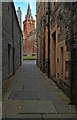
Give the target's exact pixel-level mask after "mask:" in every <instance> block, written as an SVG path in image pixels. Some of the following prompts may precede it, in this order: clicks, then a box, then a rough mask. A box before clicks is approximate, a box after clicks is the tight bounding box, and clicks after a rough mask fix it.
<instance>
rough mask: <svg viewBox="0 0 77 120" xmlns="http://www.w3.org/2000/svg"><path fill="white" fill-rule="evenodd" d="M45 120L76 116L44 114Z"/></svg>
mask: <svg viewBox="0 0 77 120" xmlns="http://www.w3.org/2000/svg"><path fill="white" fill-rule="evenodd" d="M42 116H43V118H67V119H68V118H70V119H71V118H75V117H76V116H75V114H42Z"/></svg>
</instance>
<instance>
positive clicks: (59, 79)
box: [37, 2, 77, 96]
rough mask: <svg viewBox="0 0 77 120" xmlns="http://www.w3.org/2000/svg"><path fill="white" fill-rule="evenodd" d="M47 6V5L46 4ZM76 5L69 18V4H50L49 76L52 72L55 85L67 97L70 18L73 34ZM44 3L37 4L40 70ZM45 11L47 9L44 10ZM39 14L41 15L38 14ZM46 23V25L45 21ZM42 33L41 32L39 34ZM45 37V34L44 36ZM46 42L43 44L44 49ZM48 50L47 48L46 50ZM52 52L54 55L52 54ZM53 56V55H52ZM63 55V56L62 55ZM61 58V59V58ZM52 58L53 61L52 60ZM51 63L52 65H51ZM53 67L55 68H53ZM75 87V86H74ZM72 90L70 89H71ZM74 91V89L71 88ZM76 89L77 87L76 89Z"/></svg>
mask: <svg viewBox="0 0 77 120" xmlns="http://www.w3.org/2000/svg"><path fill="white" fill-rule="evenodd" d="M47 4H48V3H47ZM76 4H77V3H75V6H73V8H74V7H75V9H74V14H75V15H74V16H75V17H74V16H71V7H70V3H65V2H64V3H63V2H62V3H61V2H59V3H58V2H57V3H55V4H54V3H50V43H49V44H50V76H51V78H52V72H53V75H54V76H53V79H54V80H55V82H56V83H57V85H58V86H59V87H60V88H62V90H63V91H64V92H65V93H66V94H67V95H68V96H70V95H71V90H70V87H72V86H71V81H70V80H71V77H70V76H71V75H70V69H71V41H72V40H71V26H72V24H71V18H73V19H74V20H75V21H74V20H73V21H74V23H73V25H74V26H75V27H74V33H76V31H77V30H76V29H77V27H76V23H77V22H76V12H77V10H76ZM43 6H44V3H41V2H40V3H37V28H38V32H37V36H38V38H37V40H38V66H39V67H40V68H41V67H43V66H42V64H43V63H42V62H44V61H43V58H42V57H40V56H43V53H44V52H43V51H42V47H44V46H42V45H43V44H42V40H43V42H44V39H42V38H43V34H42V33H43V25H44V23H43V19H44V18H46V13H45V11H44V7H43ZM46 9H47V8H46ZM40 13H41V14H40ZM46 22H47V23H48V21H47V19H46ZM48 24H49V23H48ZM41 31H42V32H41ZM54 32H56V36H55V37H54V38H55V39H56V41H55V44H56V48H55V47H54V41H53V36H54V35H53V33H54ZM48 34H49V33H48ZM45 35H46V34H45ZM46 37H47V35H46V36H45V41H46V40H47V38H48V37H47V38H46ZM76 40H77V39H76V34H75V35H74V42H75V44H76V43H77V42H76ZM46 46H47V45H46V42H45V48H46ZM46 49H48V48H46ZM46 49H45V54H46V58H47V53H46V51H47V50H46ZM54 50H55V51H56V53H55V54H54ZM62 52H63V53H62ZM53 54H54V55H53ZM62 54H63V55H62ZM55 55H56V59H55V58H54V57H55ZM62 57H63V58H62ZM52 58H53V59H52ZM76 58H77V56H76V54H75V58H74V61H75V62H74V61H73V62H74V63H75V67H74V70H75V82H76V71H77V70H76V69H77V68H76V61H77V60H76ZM52 61H53V63H52ZM54 61H55V62H54ZM54 66H55V68H54ZM74 87H75V85H74ZM71 89H72V88H71ZM73 89H74V88H73ZM76 89H77V87H76Z"/></svg>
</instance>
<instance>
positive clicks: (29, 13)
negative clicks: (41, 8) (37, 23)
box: [27, 3, 31, 15]
mask: <svg viewBox="0 0 77 120" xmlns="http://www.w3.org/2000/svg"><path fill="white" fill-rule="evenodd" d="M27 15H31V9H30V4H29V3H28V9H27Z"/></svg>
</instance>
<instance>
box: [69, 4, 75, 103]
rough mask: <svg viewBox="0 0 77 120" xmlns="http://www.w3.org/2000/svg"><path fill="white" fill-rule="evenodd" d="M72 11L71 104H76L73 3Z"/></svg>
mask: <svg viewBox="0 0 77 120" xmlns="http://www.w3.org/2000/svg"><path fill="white" fill-rule="evenodd" d="M70 10H71V23H70V34H71V37H70V38H71V40H70V47H71V49H70V50H71V56H70V59H71V66H70V83H71V103H70V104H74V89H75V88H74V87H75V86H74V82H75V81H74V80H75V78H74V49H73V44H74V39H73V2H70Z"/></svg>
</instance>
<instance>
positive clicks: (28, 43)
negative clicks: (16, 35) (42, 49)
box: [23, 4, 36, 55]
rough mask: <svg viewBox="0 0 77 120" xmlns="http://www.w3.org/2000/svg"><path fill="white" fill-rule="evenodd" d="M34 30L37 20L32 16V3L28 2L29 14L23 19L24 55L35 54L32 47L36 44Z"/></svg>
mask: <svg viewBox="0 0 77 120" xmlns="http://www.w3.org/2000/svg"><path fill="white" fill-rule="evenodd" d="M34 30H35V20H34V19H33V17H32V14H31V9H30V5H29V4H28V9H27V15H25V20H24V21H23V55H31V54H34V53H32V47H33V46H34V45H35V44H36V40H35V35H34V34H33V35H32V32H34ZM31 35H32V36H31ZM29 39H31V40H29ZM32 42H33V43H32ZM34 48H35V46H34Z"/></svg>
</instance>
